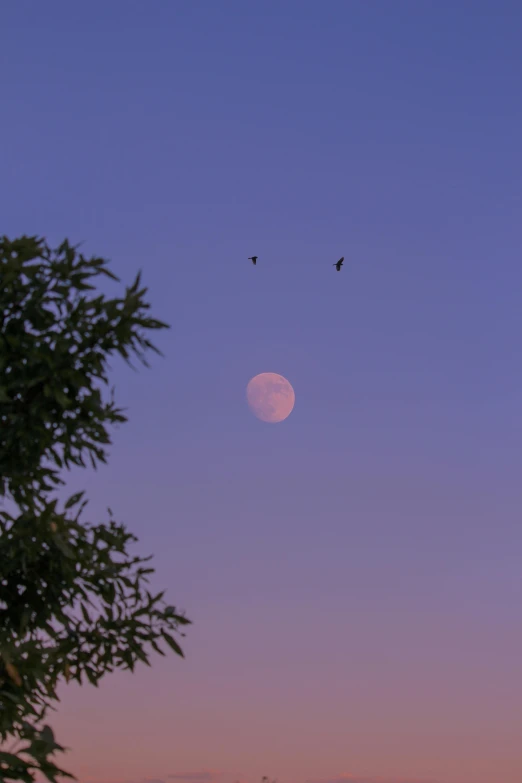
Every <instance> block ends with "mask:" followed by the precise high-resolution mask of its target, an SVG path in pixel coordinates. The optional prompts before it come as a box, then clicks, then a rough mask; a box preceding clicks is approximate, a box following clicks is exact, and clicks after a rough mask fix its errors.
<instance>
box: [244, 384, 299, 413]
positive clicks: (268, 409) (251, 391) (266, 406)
mask: <svg viewBox="0 0 522 783" xmlns="http://www.w3.org/2000/svg"><path fill="white" fill-rule="evenodd" d="M246 396H247V402H248V406H249V408H250V410H251V411H252V413H253V414H254V416H257V418H258V419H261V421H266V422H269V423H270V424H277V423H278V422H280V421H284V420H285V419H287V418H288V416H290V414H291V413H292V410H293V408H294V405H295V392H294V390H293V388H292V384H291V383H290V382H289V381H287V380H286V378H283V376H282V375H278V374H277V373H275V372H262V373H260V374H259V375H255V376H254V377H253V378H252V379H251V380H250V381H249V382H248V385H247V389H246Z"/></svg>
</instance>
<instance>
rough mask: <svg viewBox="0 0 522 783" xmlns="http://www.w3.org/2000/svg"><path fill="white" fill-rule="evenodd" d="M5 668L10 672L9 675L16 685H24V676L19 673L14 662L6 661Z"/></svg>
mask: <svg viewBox="0 0 522 783" xmlns="http://www.w3.org/2000/svg"><path fill="white" fill-rule="evenodd" d="M5 670H6V672H7V673H8V675H9V677H10V678H11V679H12V681H13V682H14V683H16V685H18V687H21V686H22V678H21V677H20V675H19V674H18V669H17V668H16V666H14V665H13V664H12V663H10V662H9V661H7V662H6V663H5Z"/></svg>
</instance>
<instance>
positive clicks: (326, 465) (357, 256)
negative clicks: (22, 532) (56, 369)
mask: <svg viewBox="0 0 522 783" xmlns="http://www.w3.org/2000/svg"><path fill="white" fill-rule="evenodd" d="M0 28H1V30H2V46H1V48H0V88H1V89H0V94H1V97H2V124H1V129H0V141H1V143H0V220H1V225H0V231H1V233H4V234H7V235H8V236H10V237H15V236H17V235H20V234H24V233H25V234H38V235H41V236H45V237H46V238H47V239H48V241H49V242H50V243H51V244H52V245H57V244H58V243H59V242H60V241H61V240H62V239H63V238H64V237H68V238H69V239H70V241H71V242H74V243H77V242H81V241H83V242H84V245H83V248H82V249H83V250H84V252H85V253H87V254H91V253H92V254H97V255H102V256H104V257H107V258H109V259H110V260H111V268H112V269H113V271H114V272H116V274H118V275H119V276H120V277H121V279H122V281H123V282H124V283H125V284H128V283H131V282H132V281H133V279H134V276H135V275H136V273H137V271H138V270H139V269H141V270H142V271H143V281H144V284H145V285H147V286H148V288H149V293H148V297H149V300H150V301H151V303H152V310H151V312H152V315H153V316H155V317H157V318H160V319H162V320H165V321H167V322H169V324H171V327H172V328H171V329H170V330H169V331H168V332H167V331H165V332H162V333H161V334H158V335H157V337H156V343H157V345H158V346H159V347H160V348H161V350H162V351H163V353H164V358H160V357H152V359H151V368H150V369H149V370H146V369H142V370H140V372H139V373H133V372H132V371H131V370H129V369H128V368H126V367H125V366H124V365H123V364H120V363H118V362H117V361H114V362H113V371H112V375H111V381H113V382H114V384H115V385H116V390H117V400H118V402H119V403H120V404H121V405H123V406H125V407H126V408H127V414H128V416H129V422H128V423H127V424H126V425H125V426H123V427H121V428H120V429H118V430H117V431H115V432H114V444H113V447H112V448H111V453H110V459H109V464H108V465H107V466H104V467H103V468H102V469H100V470H99V471H97V472H96V473H94V472H93V471H83V472H75V473H74V474H71V475H70V476H69V477H68V484H67V492H68V493H69V492H70V493H72V492H73V491H77V490H80V489H85V490H86V491H87V493H88V497H89V498H90V504H89V506H88V507H87V509H86V512H85V519H86V520H87V519H89V520H91V521H101V520H105V519H106V516H105V509H106V507H107V506H110V507H111V508H112V509H113V511H114V513H115V515H116V517H117V518H118V519H119V520H121V521H124V522H125V523H126V524H127V525H128V526H129V528H130V529H131V530H132V531H133V532H134V533H135V534H136V535H137V536H138V538H139V542H140V543H139V552H140V553H142V554H149V553H151V554H154V556H155V557H154V561H153V563H154V565H155V567H156V575H155V577H154V582H153V586H154V587H156V586H157V587H158V589H161V588H166V589H167V596H166V597H167V598H168V600H169V602H170V603H173V604H175V605H176V606H177V607H179V608H180V609H182V610H185V611H186V613H187V615H188V617H190V618H191V619H192V620H193V626H192V627H191V628H190V629H189V631H188V633H187V637H186V639H185V640H184V650H185V653H186V660H181V659H179V658H178V657H176V656H174V655H172V656H169V657H167V658H160V657H156V658H154V660H153V665H152V667H151V668H150V669H147V668H146V667H145V666H140V667H139V668H138V669H137V671H136V672H135V674H134V675H131V674H128V673H116V674H113V675H110V676H108V677H107V678H106V679H105V680H104V681H102V683H101V686H100V688H99V689H94V688H92V687H90V686H84V687H82V688H79V687H76V686H74V685H70V686H68V687H67V688H65V687H64V688H63V690H62V691H61V693H60V695H61V703H60V708H59V710H58V712H57V714H56V715H54V716H53V717H52V721H51V723H52V725H53V728H54V729H55V731H56V734H57V738H58V741H60V742H61V743H62V744H65V745H67V746H69V747H70V748H71V750H70V751H69V753H68V754H67V757H66V759H65V761H64V766H65V767H66V768H67V769H70V770H72V771H74V772H75V773H76V775H77V776H78V778H79V779H80V780H81V781H82V783H144V781H153V782H154V783H159V782H160V781H161V782H162V783H169V781H172V780H178V781H181V783H234V781H238V780H239V781H245V782H246V783H258V781H259V780H260V778H261V776H262V775H268V776H270V777H271V778H277V779H278V780H279V781H281V783H305V782H306V781H313V782H314V783H348V782H349V783H520V780H521V779H522V750H521V748H522V710H521V705H522V622H521V621H522V609H521V606H522V602H521V595H522V593H521V588H522V569H521V557H522V527H521V524H520V510H521V505H522V482H521V481H520V469H521V460H522V410H521V399H522V365H521V362H520V356H521V349H522V307H521V291H522V263H521V250H522V221H521V210H522V155H521V154H520V151H521V147H520V140H521V138H522V99H521V93H520V84H521V81H522V48H521V47H520V39H521V35H522V6H521V4H520V3H519V2H516V1H515V0H513V2H510V1H508V0H488V1H486V0H461V1H460V2H459V3H453V2H450V1H449V0H436V2H435V0H433V1H430V0H394V2H387V1H386V0H366V1H365V2H363V1H362V0H343V1H341V0H329V2H324V3H321V2H319V1H318V0H317V1H316V2H310V0H298V1H297V0H285V2H276V1H275V0H264V1H263V2H254V0H219V2H216V1H215V0H190V1H189V0H183V1H181V0H154V1H153V2H148V3H146V2H137V1H136V0H111V2H101V0H91V2H89V3H70V2H65V0H47V2H46V3H41V2H37V0H31V1H29V0H7V1H6V2H3V3H2V5H1V9H0ZM253 254H256V255H257V256H258V257H259V260H258V262H257V265H256V266H255V267H254V266H253V265H252V264H251V262H250V261H248V257H249V256H252V255H253ZM342 255H344V256H345V259H346V260H345V264H344V267H343V269H342V271H341V272H340V273H337V272H336V270H335V269H334V268H333V266H332V265H333V263H334V262H335V261H337V259H338V258H339V257H340V256H342ZM108 285H109V284H108ZM110 285H111V286H112V284H110ZM107 291H108V292H110V293H111V295H116V294H117V293H119V292H120V291H121V286H117V285H116V284H114V285H113V286H112V287H108V288H107ZM261 372H274V373H279V374H281V375H283V376H284V377H285V378H287V379H288V381H289V382H290V383H291V384H292V386H293V388H294V390H295V408H294V410H293V412H292V413H291V415H290V416H289V417H288V418H287V419H286V420H285V421H283V422H280V423H278V424H267V423H264V422H262V421H260V420H258V419H257V418H255V417H254V416H253V415H252V413H251V411H250V410H249V408H248V406H247V403H246V386H247V383H248V381H249V380H250V379H251V378H252V377H253V376H254V375H256V374H258V373H261Z"/></svg>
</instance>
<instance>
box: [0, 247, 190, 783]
mask: <svg viewBox="0 0 522 783" xmlns="http://www.w3.org/2000/svg"><path fill="white" fill-rule="evenodd" d="M99 275H105V276H106V277H109V278H112V279H113V280H115V281H118V278H117V277H116V276H115V275H114V274H113V273H112V272H110V271H109V269H108V268H107V261H105V260H104V259H102V258H90V259H87V258H85V257H84V256H83V255H82V254H81V253H79V252H78V247H77V246H76V247H73V246H71V245H70V244H69V242H68V241H67V240H65V241H64V242H63V243H62V244H61V245H60V247H58V248H57V249H56V250H51V249H50V248H49V247H48V245H47V244H46V242H45V241H44V240H43V239H40V238H38V237H28V236H23V237H21V238H19V239H15V240H13V241H10V240H9V239H8V238H7V237H3V238H0V498H4V499H5V500H7V501H8V505H9V507H10V506H12V507H13V508H12V509H11V510H10V511H8V510H6V509H5V503H4V504H3V506H2V507H1V508H0V783H3V782H4V781H12V780H22V781H25V783H31V782H32V781H33V780H34V779H35V775H36V774H37V773H42V774H44V775H45V776H46V777H47V778H48V779H49V780H51V781H55V780H56V777H57V776H62V775H65V776H67V777H74V776H73V775H71V774H70V773H68V772H65V771H64V770H63V769H61V768H59V767H58V766H57V765H56V763H55V761H54V760H53V756H54V754H55V753H56V752H59V751H63V750H64V748H63V747H61V746H60V745H59V744H58V743H57V742H56V741H55V738H54V735H53V732H52V729H51V728H50V726H48V725H42V723H43V721H44V719H45V717H46V715H47V713H48V711H49V710H50V709H51V708H53V705H54V704H55V703H56V702H57V701H58V696H57V687H58V684H59V683H60V682H61V681H63V680H65V681H67V682H68V681H70V680H76V681H77V682H78V683H80V684H82V683H83V682H84V681H87V682H90V683H92V684H93V685H96V686H97V685H98V682H99V680H100V679H101V677H103V675H104V674H106V673H107V672H111V671H113V670H114V669H130V670H131V671H133V670H134V667H135V665H136V663H137V662H138V661H143V662H144V663H146V664H148V665H150V664H149V655H150V651H151V650H153V651H155V652H157V653H159V654H160V655H164V654H165V652H164V650H163V649H162V647H161V646H160V644H161V643H162V642H164V643H166V644H167V645H168V647H170V648H171V649H172V650H173V651H174V652H175V653H177V654H178V655H181V656H183V652H182V649H181V647H180V646H179V643H178V641H177V639H176V638H175V634H177V635H180V636H183V635H184V634H183V633H182V632H181V628H182V626H186V625H188V624H189V623H190V621H189V620H188V619H187V618H186V617H184V616H183V615H182V614H180V613H179V612H178V611H177V610H176V608H175V607H173V606H167V605H165V602H164V601H163V595H164V593H163V592H162V593H159V594H158V595H153V594H151V592H150V591H149V590H148V588H147V583H148V577H149V575H150V574H151V573H153V569H152V568H150V567H147V566H146V565H145V564H146V562H147V561H148V560H150V557H139V556H131V554H130V553H129V544H131V543H132V542H135V541H136V538H135V537H134V536H133V535H132V534H131V533H129V532H128V531H127V529H126V527H125V526H124V525H123V524H121V523H119V522H116V521H115V520H114V515H113V513H112V511H111V510H110V509H108V521H106V522H102V523H97V524H91V523H89V522H84V521H81V519H80V517H81V515H82V513H83V510H84V508H85V506H86V504H87V501H86V500H85V499H84V493H83V492H80V493H77V494H75V495H73V496H71V497H69V498H68V500H67V501H66V502H65V503H64V504H63V507H62V508H59V507H58V500H57V498H56V497H53V493H55V492H56V490H57V488H58V487H59V486H60V485H63V483H64V481H63V479H62V478H61V476H60V473H61V471H62V469H64V468H65V469H68V468H69V467H70V465H81V466H85V464H86V459H88V460H89V462H90V464H92V466H93V467H94V468H96V467H97V466H98V464H99V463H100V462H106V449H107V446H109V445H110V443H111V439H110V436H109V433H108V427H109V425H113V424H117V423H120V422H125V421H126V417H125V416H124V415H123V412H122V410H121V409H119V408H117V407H116V405H115V402H114V389H111V393H110V395H109V398H108V399H106V395H105V396H104V393H103V392H104V388H106V387H107V385H108V377H107V362H108V359H109V357H110V356H111V355H113V354H116V353H117V354H120V355H121V356H122V357H123V358H124V359H125V361H127V362H128V363H129V364H130V360H131V358H132V357H133V356H134V357H136V358H137V359H138V360H139V361H140V362H141V363H142V364H144V365H147V362H146V359H145V354H146V352H147V350H153V351H155V352H156V353H160V352H159V351H158V350H157V349H156V348H155V346H154V345H153V344H152V343H151V342H150V341H149V340H148V339H147V337H146V334H147V332H148V331H150V330H155V329H164V328H167V324H164V323H162V322H161V321H157V320H155V319H153V318H150V317H148V315H147V310H148V309H149V304H147V302H146V301H145V295H146V292H147V289H145V288H140V275H139V274H138V276H137V277H136V280H135V281H134V284H133V285H132V286H130V287H128V288H127V289H126V291H125V295H124V296H123V297H122V298H116V299H108V298H106V297H105V296H104V295H102V294H99V295H96V296H95V295H93V294H92V293H91V292H92V291H94V290H95V286H93V285H92V284H91V283H92V280H93V278H95V277H96V276H99ZM131 366H132V365H131ZM8 741H9V742H10V743H11V742H14V745H13V746H11V747H9V750H8V751H7V750H5V748H6V744H7V743H8Z"/></svg>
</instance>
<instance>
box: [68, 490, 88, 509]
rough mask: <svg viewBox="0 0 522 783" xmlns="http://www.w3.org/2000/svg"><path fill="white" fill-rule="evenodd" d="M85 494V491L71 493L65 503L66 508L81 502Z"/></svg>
mask: <svg viewBox="0 0 522 783" xmlns="http://www.w3.org/2000/svg"><path fill="white" fill-rule="evenodd" d="M84 495H85V492H84V491H82V492H75V494H74V495H71V497H70V498H69V500H68V501H67V502H66V503H65V505H64V508H71V507H72V506H76V505H77V503H79V502H80V500H81V499H82V498H83V496H84Z"/></svg>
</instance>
